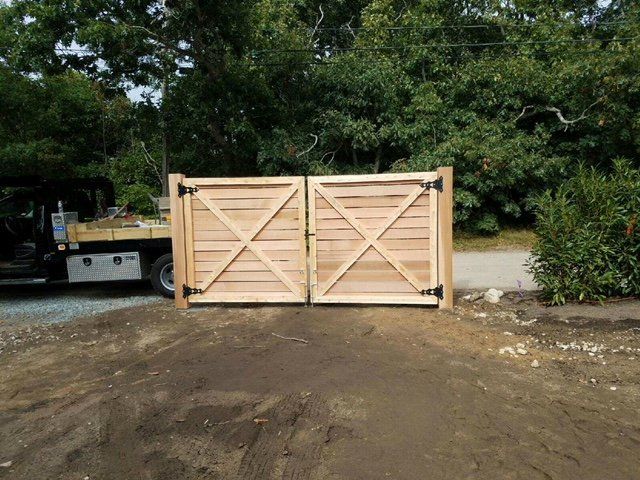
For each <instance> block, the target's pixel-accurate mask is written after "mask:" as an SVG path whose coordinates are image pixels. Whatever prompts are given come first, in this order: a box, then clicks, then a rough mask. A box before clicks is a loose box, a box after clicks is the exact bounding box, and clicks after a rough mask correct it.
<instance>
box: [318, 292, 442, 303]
mask: <svg viewBox="0 0 640 480" xmlns="http://www.w3.org/2000/svg"><path fill="white" fill-rule="evenodd" d="M313 301H314V303H342V304H348V303H358V304H360V303H366V304H370V305H375V304H379V305H383V304H386V305H437V304H438V298H437V297H435V296H433V295H421V294H419V293H418V292H416V293H392V294H388V295H385V294H382V293H375V294H372V293H361V294H359V293H355V292H354V293H348V294H333V295H330V294H327V295H322V296H319V297H316V298H314V300H313Z"/></svg>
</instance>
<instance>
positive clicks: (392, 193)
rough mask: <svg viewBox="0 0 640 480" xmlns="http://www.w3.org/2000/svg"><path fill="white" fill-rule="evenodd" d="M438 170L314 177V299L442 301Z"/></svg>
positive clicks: (311, 192) (311, 217) (311, 190)
mask: <svg viewBox="0 0 640 480" xmlns="http://www.w3.org/2000/svg"><path fill="white" fill-rule="evenodd" d="M435 179H436V173H435V172H427V173H412V174H407V175H405V174H384V175H358V176H341V177H310V178H309V180H308V186H309V192H308V195H309V196H308V198H309V225H310V226H311V225H312V224H313V231H312V232H311V233H314V234H315V235H314V236H312V237H311V238H312V239H313V240H311V241H310V247H311V248H310V261H311V264H312V272H311V273H312V275H313V277H312V278H313V280H312V282H313V283H315V285H312V290H311V292H312V298H313V301H314V302H319V303H322V302H328V303H333V302H335V303H392V304H398V303H408V304H424V305H434V304H437V299H435V297H432V296H424V295H422V290H423V289H426V288H429V287H430V285H431V284H432V283H433V282H434V279H437V276H434V274H433V271H432V268H431V267H432V266H433V265H434V264H436V265H437V254H436V248H437V233H436V231H435V230H436V229H435V228H434V225H435V224H436V223H437V197H436V196H434V195H433V194H432V193H431V190H426V189H424V188H423V187H421V186H420V184H421V183H423V182H425V181H432V180H435Z"/></svg>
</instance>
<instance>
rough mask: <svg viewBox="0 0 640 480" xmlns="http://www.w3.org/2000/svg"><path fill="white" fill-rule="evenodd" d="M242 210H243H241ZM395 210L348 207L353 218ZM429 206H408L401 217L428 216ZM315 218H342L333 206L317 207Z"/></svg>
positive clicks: (389, 213)
mask: <svg viewBox="0 0 640 480" xmlns="http://www.w3.org/2000/svg"><path fill="white" fill-rule="evenodd" d="M242 211H244V210H242ZM394 211H395V207H367V208H350V209H349V211H348V212H349V213H350V214H351V215H353V216H354V217H355V218H357V219H360V218H387V217H389V215H391V214H392V213H393V212H394ZM428 213H429V207H423V206H418V207H409V208H407V209H406V210H405V211H404V212H403V213H402V215H401V218H402V217H404V218H407V217H425V216H428ZM316 218H342V215H340V213H339V212H338V211H337V210H334V209H333V208H317V209H316Z"/></svg>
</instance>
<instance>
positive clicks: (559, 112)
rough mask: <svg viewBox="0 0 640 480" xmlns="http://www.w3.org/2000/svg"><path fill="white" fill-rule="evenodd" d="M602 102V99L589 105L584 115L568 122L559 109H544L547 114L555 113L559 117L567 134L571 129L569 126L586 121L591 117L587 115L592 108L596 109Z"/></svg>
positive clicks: (583, 112)
mask: <svg viewBox="0 0 640 480" xmlns="http://www.w3.org/2000/svg"><path fill="white" fill-rule="evenodd" d="M600 102H601V99H598V100H596V101H595V102H593V103H592V104H591V105H589V106H588V107H587V108H585V109H584V110H583V111H582V113H581V114H580V116H579V117H577V118H574V119H573V120H567V119H566V118H564V115H562V111H560V109H559V108H556V107H549V106H547V107H544V109H545V110H546V111H547V112H553V113H555V114H556V116H557V117H558V120H560V122H561V123H563V124H564V131H565V132H566V131H567V129H568V128H569V125H573V124H574V123H578V122H580V121H581V120H584V119H585V118H587V117H589V115H587V112H588V111H589V110H591V108H593V107H595V106H596V105H597V104H598V103H600Z"/></svg>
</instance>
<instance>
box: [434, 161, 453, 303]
mask: <svg viewBox="0 0 640 480" xmlns="http://www.w3.org/2000/svg"><path fill="white" fill-rule="evenodd" d="M437 174H438V177H442V180H443V184H444V188H443V191H442V192H441V193H439V194H438V284H442V285H443V287H444V291H443V293H444V299H443V300H440V303H439V304H438V305H439V307H440V308H445V309H452V308H453V167H440V168H438V171H437Z"/></svg>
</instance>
